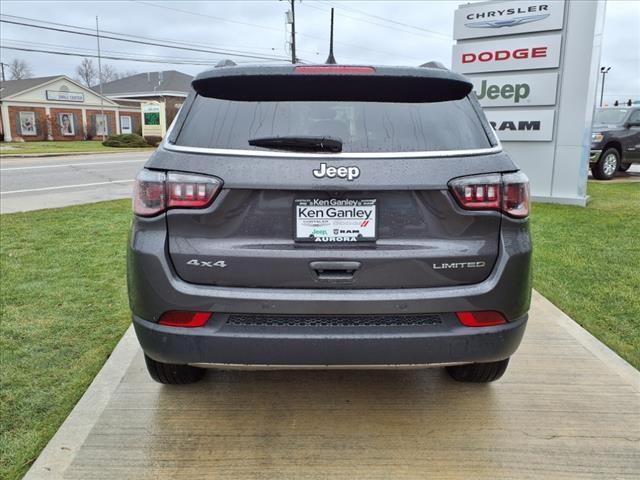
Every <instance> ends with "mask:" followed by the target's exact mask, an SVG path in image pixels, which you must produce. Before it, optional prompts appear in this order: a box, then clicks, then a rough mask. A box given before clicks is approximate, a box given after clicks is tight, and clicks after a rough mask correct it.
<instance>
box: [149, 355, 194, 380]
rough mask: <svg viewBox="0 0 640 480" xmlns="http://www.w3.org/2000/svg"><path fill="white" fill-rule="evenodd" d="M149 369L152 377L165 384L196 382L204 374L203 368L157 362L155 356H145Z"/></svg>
mask: <svg viewBox="0 0 640 480" xmlns="http://www.w3.org/2000/svg"><path fill="white" fill-rule="evenodd" d="M144 361H145V363H146V364H147V371H148V372H149V375H150V376H151V378H153V379H154V380H155V381H156V382H158V383H163V384H165V385H186V384H188V383H195V382H197V381H199V380H200V379H201V378H202V377H203V376H204V370H203V369H202V368H196V367H192V366H190V365H175V364H173V363H161V362H156V361H155V360H154V359H153V358H149V357H147V356H146V355H145V356H144Z"/></svg>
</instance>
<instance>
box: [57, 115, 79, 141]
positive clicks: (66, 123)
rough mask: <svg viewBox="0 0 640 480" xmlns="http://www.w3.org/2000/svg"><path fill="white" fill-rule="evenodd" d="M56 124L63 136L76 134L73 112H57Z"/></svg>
mask: <svg viewBox="0 0 640 480" xmlns="http://www.w3.org/2000/svg"><path fill="white" fill-rule="evenodd" d="M58 126H59V127H60V133H61V134H62V135H64V136H65V137H73V136H75V134H76V126H75V122H74V117H73V113H66V112H63V113H59V114H58Z"/></svg>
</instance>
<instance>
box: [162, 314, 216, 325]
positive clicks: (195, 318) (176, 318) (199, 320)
mask: <svg viewBox="0 0 640 480" xmlns="http://www.w3.org/2000/svg"><path fill="white" fill-rule="evenodd" d="M211 315H213V313H211V312H181V311H170V312H165V313H163V314H162V316H161V317H160V320H159V321H158V323H159V324H160V325H166V326H168V327H185V328H195V327H202V326H204V325H206V324H207V322H208V321H209V319H210V318H211Z"/></svg>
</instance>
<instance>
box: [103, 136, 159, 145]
mask: <svg viewBox="0 0 640 480" xmlns="http://www.w3.org/2000/svg"><path fill="white" fill-rule="evenodd" d="M102 145H104V146H105V147H125V148H139V147H148V146H149V144H148V143H147V142H146V141H145V139H144V138H142V137H141V136H140V135H136V134H135V133H127V134H123V135H112V136H110V137H109V138H107V139H106V140H105V141H104V142H102Z"/></svg>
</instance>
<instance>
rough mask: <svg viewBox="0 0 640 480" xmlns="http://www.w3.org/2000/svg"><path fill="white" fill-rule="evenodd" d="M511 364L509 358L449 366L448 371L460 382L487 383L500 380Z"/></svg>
mask: <svg viewBox="0 0 640 480" xmlns="http://www.w3.org/2000/svg"><path fill="white" fill-rule="evenodd" d="M507 365H509V359H508V358H507V359H505V360H500V361H499V362H488V363H472V364H469V365H455V366H453V367H447V373H448V374H449V375H450V376H451V378H453V379H454V380H457V381H458V382H474V383H487V382H493V381H494V380H498V379H499V378H500V377H501V376H502V375H503V374H504V372H505V371H506V370H507Z"/></svg>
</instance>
